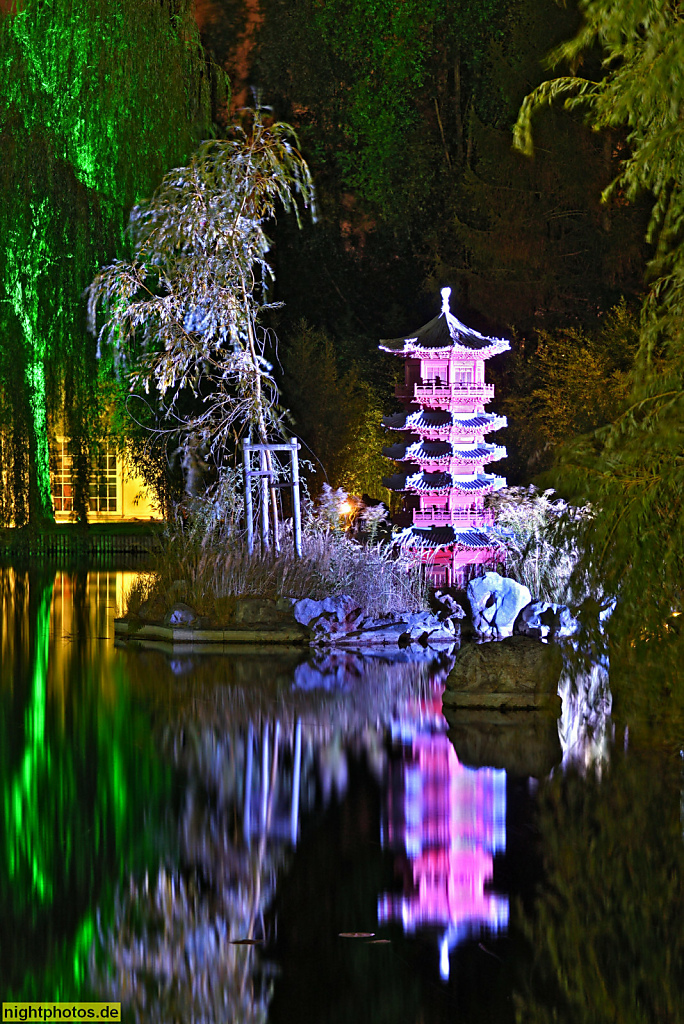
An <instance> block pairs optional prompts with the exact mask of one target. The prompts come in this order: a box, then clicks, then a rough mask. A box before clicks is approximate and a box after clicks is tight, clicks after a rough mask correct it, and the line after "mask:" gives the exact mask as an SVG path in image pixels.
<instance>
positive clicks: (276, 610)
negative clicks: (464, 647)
mask: <svg viewBox="0 0 684 1024" xmlns="http://www.w3.org/2000/svg"><path fill="white" fill-rule="evenodd" d="M114 631H115V638H116V640H118V641H120V642H122V643H126V644H128V643H131V642H133V643H136V644H140V643H143V644H144V645H145V646H147V645H148V644H150V645H151V644H152V643H155V642H158V643H160V644H163V645H164V647H168V645H173V648H174V650H175V649H176V648H180V647H182V648H184V649H187V648H188V647H192V649H193V650H195V649H198V650H207V649H209V648H211V649H212V650H215V651H218V649H219V648H225V647H231V648H232V647H235V646H242V645H252V644H257V645H271V644H277V645H282V644H284V645H288V646H309V647H321V646H323V647H327V646H335V647H337V646H344V647H354V648H358V647H375V646H379V647H387V646H391V647H407V646H410V645H411V644H412V643H418V644H420V645H421V646H423V647H425V646H427V645H428V643H429V644H430V645H432V644H435V643H436V644H439V645H440V646H443V645H444V644H453V643H454V642H455V641H456V640H457V639H458V627H457V625H456V624H455V623H454V618H453V616H450V617H449V618H440V617H439V616H438V615H435V614H433V613H432V612H430V611H420V612H390V613H388V614H387V615H385V616H381V617H379V618H373V617H372V616H369V615H368V614H367V613H366V612H365V611H364V610H363V609H362V608H358V607H356V606H355V604H354V601H353V600H352V599H351V598H350V597H348V596H341V597H328V598H325V599H324V600H322V601H314V600H312V599H310V598H303V599H302V600H300V601H296V600H294V599H292V598H278V599H277V600H269V599H267V598H254V597H246V598H237V599H236V600H235V602H234V606H233V607H232V608H231V609H230V616H229V617H228V620H227V621H226V622H222V623H215V622H212V621H211V620H210V619H208V618H206V617H201V616H198V615H197V614H196V612H195V611H194V610H193V609H192V608H190V607H189V606H188V605H186V604H183V603H181V602H175V603H174V604H173V605H171V607H170V608H168V609H167V610H166V611H165V612H164V614H163V616H161V615H159V613H158V609H147V608H145V606H144V605H143V606H141V608H140V611H139V613H138V614H137V615H131V616H128V617H127V618H121V619H115V620H114Z"/></svg>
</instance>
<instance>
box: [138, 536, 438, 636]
mask: <svg viewBox="0 0 684 1024" xmlns="http://www.w3.org/2000/svg"><path fill="white" fill-rule="evenodd" d="M283 541H284V542H283V545H282V548H281V552H280V554H278V555H271V554H267V555H266V556H265V557H261V556H260V555H257V554H254V555H251V556H250V554H249V552H248V551H247V546H246V544H245V543H244V541H243V540H242V538H240V537H239V536H236V535H235V534H233V535H228V536H224V535H221V534H220V533H218V532H216V531H213V530H204V529H200V528H198V527H196V526H186V525H184V524H183V523H182V522H180V521H179V522H178V523H175V524H172V525H169V527H168V528H167V530H166V534H165V537H164V540H163V544H162V550H161V552H160V553H159V554H158V555H157V557H156V559H155V564H154V568H153V570H152V571H151V572H150V573H149V574H148V575H147V577H144V578H143V579H142V580H141V582H140V584H139V585H138V586H137V587H136V588H135V589H134V590H133V591H131V593H130V595H129V599H128V607H127V611H128V613H129V614H130V613H134V612H136V611H137V610H138V609H139V607H140V605H141V603H142V601H143V600H145V599H148V600H149V601H150V602H151V603H152V604H153V605H154V606H155V607H159V608H161V607H162V605H163V606H165V607H168V606H169V605H170V604H171V603H173V601H183V602H185V603H186V604H188V605H190V606H191V607H192V608H193V609H194V610H195V611H196V612H197V613H198V614H199V615H204V616H208V617H209V618H211V619H213V620H216V621H220V620H221V619H223V618H225V617H226V614H227V613H228V612H229V610H230V608H231V605H232V604H233V603H234V599H235V598H237V597H261V598H270V599H277V598H278V597H292V598H297V599H299V598H303V597H310V598H314V599H316V600H320V599H322V598H325V597H330V596H337V595H342V594H349V595H350V596H351V597H352V598H353V599H354V601H355V602H356V603H357V605H358V606H359V607H360V608H364V609H366V611H367V612H368V613H369V614H371V615H374V616H379V615H384V614H386V613H387V612H390V611H397V610H401V611H413V610H416V609H419V608H421V607H423V606H424V604H425V599H426V587H425V580H424V577H423V575H422V573H421V572H420V570H419V569H418V568H417V567H411V566H409V565H408V564H407V562H405V561H404V560H402V559H396V558H394V557H393V555H392V552H391V549H390V546H389V545H383V544H379V543H376V544H372V545H366V546H363V545H361V544H358V543H357V542H355V541H353V540H350V539H349V538H348V537H346V536H345V535H344V534H339V533H336V532H333V531H324V532H323V531H322V532H309V531H307V532H306V533H305V535H304V538H303V557H302V558H301V559H297V558H295V557H294V551H293V548H292V546H291V544H289V543H287V538H283Z"/></svg>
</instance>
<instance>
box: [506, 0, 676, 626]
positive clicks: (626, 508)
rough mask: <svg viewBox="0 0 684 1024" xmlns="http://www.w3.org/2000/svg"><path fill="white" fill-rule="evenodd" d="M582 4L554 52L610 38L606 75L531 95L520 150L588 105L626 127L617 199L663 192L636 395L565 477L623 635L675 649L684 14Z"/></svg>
mask: <svg viewBox="0 0 684 1024" xmlns="http://www.w3.org/2000/svg"><path fill="white" fill-rule="evenodd" d="M582 9H583V13H584V22H583V25H582V27H581V29H580V31H579V32H578V34H577V35H576V36H575V38H574V39H573V40H572V41H571V42H569V43H566V44H564V45H563V46H562V47H560V49H559V50H557V51H556V53H555V55H554V58H553V59H554V60H556V61H558V60H561V59H565V60H568V61H571V62H574V64H575V65H577V64H578V63H579V62H580V60H581V59H582V56H583V54H585V53H586V51H587V49H588V48H590V47H592V46H594V45H595V44H599V45H600V46H601V47H602V50H603V54H604V61H603V67H604V72H605V73H604V75H603V77H602V78H601V79H600V81H594V80H592V79H589V78H580V77H576V76H570V77H563V78H559V79H556V80H554V81H552V82H549V83H546V84H545V85H543V86H542V87H540V88H539V89H538V90H537V91H536V92H535V93H532V94H531V96H530V97H528V99H527V100H526V102H525V104H524V106H523V108H522V110H521V116H520V120H519V123H518V144H519V145H520V146H522V147H523V148H525V149H527V150H528V151H529V148H530V146H531V136H530V115H531V112H532V111H534V110H535V109H536V108H537V107H538V106H540V105H542V104H544V103H546V102H550V101H553V100H554V99H563V100H564V102H565V105H566V106H568V107H570V108H572V109H577V108H581V109H583V110H584V111H585V114H586V117H587V119H588V120H589V122H590V123H591V125H592V126H593V127H594V128H595V129H604V128H609V129H610V128H612V127H615V126H617V125H625V126H626V128H627V133H628V134H627V141H628V145H629V149H628V150H627V153H626V156H625V159H624V160H623V162H622V164H621V166H620V170H619V174H618V175H617V177H616V178H615V179H614V181H613V183H612V184H611V186H610V187H609V189H608V193H609V194H616V193H617V192H619V191H620V190H623V191H624V192H625V194H626V195H627V196H628V197H629V198H632V199H634V198H636V197H638V195H639V194H640V193H641V192H643V191H646V190H648V192H650V193H651V194H652V195H653V197H654V200H655V202H654V205H653V209H652V213H651V217H650V221H649V225H648V236H649V239H650V241H651V242H652V244H653V246H654V254H653V258H652V260H651V262H650V264H649V267H648V277H647V283H648V292H647V295H646V298H645V301H644V305H643V309H642V316H641V330H640V342H639V347H638V352H637V356H636V365H635V372H634V374H633V377H632V381H631V385H632V386H631V389H630V392H629V396H628V398H627V400H626V401H623V402H622V403H620V405H621V408H617V409H616V410H615V411H616V414H618V415H617V416H614V417H612V420H613V422H612V423H611V424H610V425H609V426H607V427H604V428H602V429H600V430H599V431H597V432H596V433H594V434H591V435H588V436H585V437H583V438H582V439H580V440H579V441H577V442H576V443H575V444H574V445H573V446H571V447H570V448H568V449H567V450H566V451H565V453H564V455H563V458H562V461H561V464H560V470H559V473H558V476H557V479H558V480H559V481H560V485H561V486H562V487H563V488H564V490H565V491H566V492H567V493H568V494H570V495H571V497H573V498H577V497H578V496H581V500H587V499H589V500H591V501H592V502H593V503H594V504H595V505H596V507H597V508H598V509H599V510H600V514H599V515H597V516H596V517H595V518H594V519H593V520H592V521H591V523H590V525H589V528H588V530H587V531H586V532H584V531H582V532H581V537H580V539H581V542H582V544H583V547H584V558H583V560H582V562H581V564H580V571H581V572H582V573H583V574H584V577H585V579H586V580H588V581H592V580H593V581H596V582H597V584H598V585H599V586H600V587H601V588H602V590H603V592H604V594H608V595H614V596H617V597H619V601H618V605H617V610H616V614H615V616H614V620H613V625H612V630H613V633H614V635H616V636H621V637H623V638H624V637H626V638H628V639H629V640H630V641H631V640H633V639H634V636H635V634H636V635H638V634H639V633H642V634H643V633H644V632H645V633H646V634H647V635H650V636H651V637H652V638H653V639H654V640H655V637H656V636H657V637H659V638H660V640H661V641H662V642H663V643H667V644H668V645H669V643H670V642H671V641H672V640H673V639H675V638H676V636H677V631H676V630H675V629H674V625H675V624H674V622H673V621H672V620H671V619H670V616H671V615H672V613H673V612H674V613H678V612H679V611H680V609H681V602H682V587H683V584H684V575H683V573H682V566H684V530H682V525H683V520H682V515H683V506H682V498H683V496H684V460H683V459H682V451H683V449H684V381H683V376H684V334H683V332H682V324H683V323H684V320H683V314H684V259H683V252H684V250H683V249H682V244H681V243H682V230H683V225H684V191H683V189H682V170H681V169H682V161H683V160H684V135H683V134H682V127H681V115H682V106H683V104H684V82H683V80H682V75H681V68H682V59H681V58H682V52H683V49H684V21H683V20H682V18H681V15H680V11H679V7H678V6H677V5H672V4H670V3H667V2H664V0H638V2H631V3H619V4H618V3H614V2H608V0H591V2H585V3H584V4H583V5H582Z"/></svg>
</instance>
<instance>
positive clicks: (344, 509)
mask: <svg viewBox="0 0 684 1024" xmlns="http://www.w3.org/2000/svg"><path fill="white" fill-rule="evenodd" d="M351 510H352V505H351V502H350V501H343V502H342V504H341V505H340V515H341V516H348V515H349V514H350V512H351Z"/></svg>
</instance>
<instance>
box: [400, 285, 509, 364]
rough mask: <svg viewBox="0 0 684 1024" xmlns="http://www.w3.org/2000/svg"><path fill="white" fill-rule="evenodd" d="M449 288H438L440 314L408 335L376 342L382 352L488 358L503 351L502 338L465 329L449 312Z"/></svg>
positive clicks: (504, 350)
mask: <svg viewBox="0 0 684 1024" xmlns="http://www.w3.org/2000/svg"><path fill="white" fill-rule="evenodd" d="M450 295H451V288H442V312H441V313H440V314H439V316H436V317H435V318H434V320H430V322H429V323H427V324H425V325H424V326H423V327H420V328H419V329H418V330H417V331H414V332H413V333H412V334H405V335H403V337H401V338H387V339H383V340H382V341H381V342H380V348H381V349H382V350H383V351H384V352H394V353H395V354H396V355H405V356H409V355H421V354H425V355H444V354H452V355H453V354H456V355H459V354H460V355H464V356H468V355H470V356H472V355H473V353H474V352H476V353H477V355H478V358H480V359H488V358H489V357H490V356H495V355H498V354H499V353H500V352H507V351H508V350H509V348H510V347H511V346H510V343H509V342H508V341H506V339H505V338H489V337H487V335H485V334H480V332H479V331H476V330H474V328H472V327H466V325H465V324H462V323H461V321H460V320H458V319H457V318H456V317H455V316H454V315H453V313H452V312H451V310H450V309H449V296H450Z"/></svg>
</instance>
